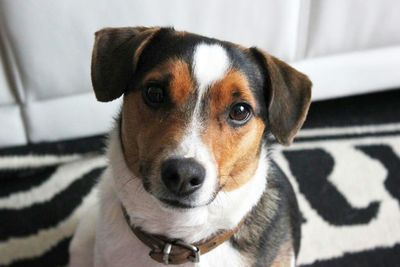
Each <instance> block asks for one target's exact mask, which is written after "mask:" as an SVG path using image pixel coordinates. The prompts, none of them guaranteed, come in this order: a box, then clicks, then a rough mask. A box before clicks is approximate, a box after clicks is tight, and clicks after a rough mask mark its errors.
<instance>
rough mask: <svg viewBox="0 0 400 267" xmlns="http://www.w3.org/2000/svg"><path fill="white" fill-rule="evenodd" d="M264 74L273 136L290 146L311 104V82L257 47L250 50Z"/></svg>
mask: <svg viewBox="0 0 400 267" xmlns="http://www.w3.org/2000/svg"><path fill="white" fill-rule="evenodd" d="M250 51H251V52H252V54H253V55H254V56H255V58H256V60H257V61H258V63H259V64H260V65H261V68H262V71H263V74H264V75H265V81H266V85H265V87H267V88H264V90H266V93H267V98H268V101H269V102H268V121H269V127H270V129H271V132H272V134H273V135H274V136H275V138H276V139H277V140H278V142H279V143H281V144H283V145H290V144H291V143H292V141H293V138H294V136H295V135H296V133H297V132H298V131H299V130H300V128H301V126H303V123H304V120H305V119H306V116H307V112H308V108H309V107H310V103H311V86H312V83H311V81H310V80H309V79H308V77H307V76H306V75H304V74H303V73H301V72H298V71H297V70H295V69H294V68H292V67H291V66H289V65H288V64H286V63H285V62H283V61H281V60H279V59H277V58H275V57H273V56H271V55H269V54H268V53H266V52H263V51H261V50H259V49H257V48H250Z"/></svg>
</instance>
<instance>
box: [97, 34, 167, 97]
mask: <svg viewBox="0 0 400 267" xmlns="http://www.w3.org/2000/svg"><path fill="white" fill-rule="evenodd" d="M159 30H160V28H155V27H154V28H146V27H125V28H105V29H102V30H100V31H98V32H96V36H95V42H94V47H93V53H92V67H91V72H92V73H91V75H92V84H93V89H94V92H95V94H96V98H97V100H99V101H102V102H108V101H112V100H114V99H116V98H118V97H120V96H121V95H122V94H123V93H124V92H125V90H126V89H127V87H128V85H129V82H130V81H131V79H132V77H133V75H134V72H135V68H136V65H137V63H138V60H139V57H140V55H141V53H142V52H143V49H144V47H145V46H146V44H147V43H148V42H149V40H150V39H151V38H152V37H153V36H154V34H155V33H156V32H158V31H159Z"/></svg>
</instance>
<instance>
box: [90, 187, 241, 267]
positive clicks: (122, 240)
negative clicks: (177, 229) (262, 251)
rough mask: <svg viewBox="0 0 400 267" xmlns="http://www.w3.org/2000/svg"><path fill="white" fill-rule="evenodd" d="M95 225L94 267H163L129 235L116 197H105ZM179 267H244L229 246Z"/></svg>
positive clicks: (228, 244) (145, 247) (221, 247)
mask: <svg viewBox="0 0 400 267" xmlns="http://www.w3.org/2000/svg"><path fill="white" fill-rule="evenodd" d="M103 197H105V198H104V199H103V200H106V202H103V203H102V210H101V211H100V212H101V214H100V217H99V220H98V221H97V227H96V232H97V235H96V242H95V257H94V258H95V262H94V266H96V267H122V266H123V267H127V266H132V267H143V266H146V267H153V266H154V267H161V266H164V265H163V264H160V263H158V262H156V261H154V260H153V259H151V258H150V257H149V256H148V254H149V252H150V249H149V248H148V247H147V246H145V245H144V244H143V243H142V242H141V241H140V240H138V239H137V237H136V236H135V235H134V234H133V233H132V232H131V230H130V228H129V227H128V225H127V223H126V221H125V219H124V218H123V214H122V211H121V208H120V203H119V201H118V199H117V197H116V196H112V193H111V192H110V195H108V196H107V195H105V196H103ZM180 266H182V267H192V266H200V267H211V266H215V267H217V266H218V267H219V266H232V267H235V266H238V267H239V266H246V264H244V261H243V259H242V257H241V255H240V253H239V252H238V251H237V250H236V249H234V248H233V247H232V246H231V244H230V243H229V242H225V243H223V244H222V245H220V246H219V247H217V248H216V249H214V250H212V251H210V252H209V253H207V254H205V255H202V256H201V257H200V263H198V264H194V263H187V264H184V265H180Z"/></svg>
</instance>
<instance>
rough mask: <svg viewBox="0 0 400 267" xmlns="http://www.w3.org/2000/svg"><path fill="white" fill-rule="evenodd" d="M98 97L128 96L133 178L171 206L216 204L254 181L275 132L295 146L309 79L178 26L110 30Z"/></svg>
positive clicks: (127, 145) (126, 141)
mask: <svg viewBox="0 0 400 267" xmlns="http://www.w3.org/2000/svg"><path fill="white" fill-rule="evenodd" d="M92 81H93V87H94V91H95V94H96V97H97V99H98V100H100V101H111V100H114V99H116V98H118V97H120V96H121V95H124V99H123V107H122V114H121V124H120V126H121V143H122V147H123V151H124V156H125V160H126V163H127V166H128V167H129V169H130V171H131V172H132V173H133V174H134V175H135V176H136V177H137V178H138V179H141V180H142V183H143V186H144V188H145V189H146V190H147V191H148V192H149V193H150V194H152V195H153V196H155V197H156V198H157V199H159V200H160V201H161V202H162V203H165V204H167V205H168V206H175V207H181V208H190V207H197V206H202V205H207V204H208V203H210V202H212V200H213V198H214V197H215V196H216V194H217V192H218V191H233V190H235V189H237V188H239V187H241V186H242V185H244V184H246V183H247V182H248V180H249V179H251V178H252V177H253V175H254V172H255V170H256V168H257V165H258V162H259V159H260V153H261V150H262V147H263V145H264V141H263V140H264V139H265V138H264V137H265V135H266V133H268V132H271V133H272V134H273V135H274V136H275V137H276V139H277V140H278V142H280V143H282V144H284V145H288V144H290V143H291V142H292V140H293V138H294V136H295V134H296V133H297V131H298V130H299V129H300V127H301V126H302V124H303V122H304V120H305V117H306V114H307V111H308V107H309V104H310V97H311V82H310V81H309V79H308V78H307V77H306V76H305V75H303V74H301V73H300V72H298V71H296V70H295V69H293V68H292V67H290V66H289V65H287V64H285V63H284V62H282V61H280V60H279V59H277V58H275V57H273V56H271V55H269V54H267V53H265V52H262V51H260V50H259V49H257V48H244V47H241V46H238V45H235V44H232V43H229V42H225V41H219V40H216V39H211V38H206V37H203V36H199V35H195V34H191V33H186V32H179V31H175V30H174V29H171V28H145V27H136V28H106V29H103V30H101V31H99V32H97V33H96V40H95V47H94V51H93V58H92Z"/></svg>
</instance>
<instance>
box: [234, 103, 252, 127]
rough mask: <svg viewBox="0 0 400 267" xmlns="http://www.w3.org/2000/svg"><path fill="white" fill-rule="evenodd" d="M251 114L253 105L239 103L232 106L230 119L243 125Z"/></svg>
mask: <svg viewBox="0 0 400 267" xmlns="http://www.w3.org/2000/svg"><path fill="white" fill-rule="evenodd" d="M251 114H252V111H251V107H250V106H249V105H248V104H245V103H238V104H235V105H234V106H232V108H231V110H230V112H229V119H230V120H231V121H232V122H233V123H234V124H236V125H242V124H245V123H246V122H247V121H248V120H249V119H250V117H251Z"/></svg>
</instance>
